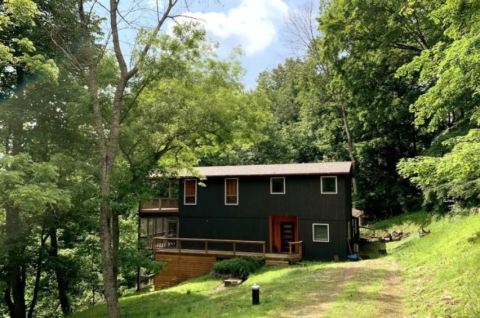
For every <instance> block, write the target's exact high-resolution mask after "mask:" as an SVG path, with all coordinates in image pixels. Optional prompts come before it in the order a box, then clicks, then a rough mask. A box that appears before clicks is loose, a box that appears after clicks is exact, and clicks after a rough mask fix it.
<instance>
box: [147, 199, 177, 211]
mask: <svg viewBox="0 0 480 318" xmlns="http://www.w3.org/2000/svg"><path fill="white" fill-rule="evenodd" d="M172 209H178V199H177V198H155V199H153V200H151V201H147V202H142V203H140V211H162V210H164V211H167V210H172Z"/></svg>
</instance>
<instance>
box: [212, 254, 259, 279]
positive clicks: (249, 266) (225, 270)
mask: <svg viewBox="0 0 480 318" xmlns="http://www.w3.org/2000/svg"><path fill="white" fill-rule="evenodd" d="M263 264H264V261H263V260H262V259H259V258H246V257H245V258H231V259H226V260H223V261H219V262H216V263H215V265H213V272H214V274H215V275H217V276H222V277H224V276H230V277H235V278H240V279H242V280H245V279H247V278H248V275H249V274H250V273H253V272H255V271H257V270H258V269H259V268H261V267H262V266H263Z"/></svg>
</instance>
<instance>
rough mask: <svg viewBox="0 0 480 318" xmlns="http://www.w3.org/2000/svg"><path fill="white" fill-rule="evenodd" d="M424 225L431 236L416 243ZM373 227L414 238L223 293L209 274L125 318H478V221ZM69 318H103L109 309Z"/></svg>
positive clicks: (139, 300)
mask: <svg viewBox="0 0 480 318" xmlns="http://www.w3.org/2000/svg"><path fill="white" fill-rule="evenodd" d="M421 224H424V225H425V227H426V228H427V229H429V230H430V231H431V234H429V235H427V236H425V237H423V238H419V237H418V233H417V231H418V228H419V226H420V225H421ZM374 226H375V227H376V228H378V229H388V230H389V231H392V230H394V229H395V230H403V231H404V232H410V236H409V237H408V238H406V239H404V240H402V241H399V242H392V243H388V244H387V250H388V251H389V254H390V255H388V256H384V257H379V258H375V259H370V260H364V261H360V262H344V263H319V262H305V263H303V264H301V265H298V266H290V267H284V268H264V269H262V270H260V271H259V272H258V273H256V274H254V275H251V276H250V278H249V279H248V280H247V281H246V282H244V284H242V285H241V286H238V287H233V288H226V289H219V288H217V287H218V286H219V285H220V280H218V279H215V278H213V277H212V276H210V275H207V276H204V277H201V278H197V279H193V280H190V281H187V282H185V283H183V284H180V285H178V286H175V287H172V288H168V289H165V290H162V291H157V292H152V293H146V294H141V295H134V296H129V297H124V298H122V299H121V302H120V304H121V309H122V317H132V318H133V317H142V318H143V317H178V318H181V317H298V316H301V317H342V318H343V317H355V318H361V317H449V316H450V317H480V305H479V304H480V302H479V301H478V299H480V274H479V272H480V215H472V216H468V217H465V216H464V217H448V218H438V217H434V216H433V215H429V214H427V213H424V212H417V213H411V214H406V215H403V216H400V217H395V218H391V219H389V220H386V221H382V222H378V223H377V224H374ZM254 283H258V284H260V286H261V304H260V305H259V306H252V305H251V304H250V302H251V298H250V297H251V293H250V287H251V285H253V284H254ZM72 317H74V318H83V317H89V318H90V317H106V308H105V306H104V305H98V306H94V307H92V308H89V309H87V310H85V311H83V312H78V313H76V314H74V315H73V316H72Z"/></svg>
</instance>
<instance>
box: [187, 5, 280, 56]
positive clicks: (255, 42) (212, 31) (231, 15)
mask: <svg viewBox="0 0 480 318" xmlns="http://www.w3.org/2000/svg"><path fill="white" fill-rule="evenodd" d="M182 15H184V16H190V17H193V18H195V19H198V20H199V22H200V23H201V24H203V26H204V27H205V30H206V31H207V33H208V34H209V35H210V36H211V37H213V39H215V40H218V41H219V42H220V43H222V42H224V41H228V42H232V41H233V42H235V45H233V46H238V45H241V46H242V48H243V49H244V50H245V54H246V55H247V56H251V55H255V54H256V53H259V52H262V51H263V50H265V49H266V48H268V47H269V46H270V44H271V43H272V42H273V41H274V40H275V38H276V36H277V28H279V23H281V22H283V21H284V20H285V17H286V16H287V15H288V6H287V4H286V3H285V2H284V1H283V0H241V2H240V4H239V5H238V6H236V7H234V8H232V9H230V10H228V12H226V13H223V12H184V13H183V14H182ZM185 19H188V18H181V19H180V20H179V21H178V22H182V20H183V21H185Z"/></svg>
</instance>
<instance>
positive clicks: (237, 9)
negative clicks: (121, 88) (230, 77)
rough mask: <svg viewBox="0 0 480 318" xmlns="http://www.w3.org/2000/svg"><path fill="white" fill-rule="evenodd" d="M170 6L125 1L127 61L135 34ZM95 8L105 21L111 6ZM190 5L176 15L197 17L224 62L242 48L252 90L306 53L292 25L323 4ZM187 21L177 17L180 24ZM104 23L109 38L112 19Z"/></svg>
mask: <svg viewBox="0 0 480 318" xmlns="http://www.w3.org/2000/svg"><path fill="white" fill-rule="evenodd" d="M165 1H166V0H135V1H134V0H122V1H121V2H120V12H121V19H120V20H121V21H120V23H121V28H120V33H121V38H122V39H123V40H122V43H121V44H122V47H123V48H124V52H125V53H126V55H127V57H130V56H129V55H130V54H129V53H130V52H131V49H132V47H133V43H134V42H135V34H136V32H135V30H138V29H140V28H144V27H151V26H152V25H154V24H155V23H156V20H157V17H156V10H155V9H156V7H157V4H158V6H159V7H160V8H161V7H162V6H163V5H164V4H165ZM180 2H181V3H183V2H182V1H180ZM96 3H97V7H96V10H97V12H98V14H99V15H101V16H105V17H106V16H107V15H108V11H107V10H106V8H107V7H108V3H107V1H106V0H100V1H98V2H96ZM187 3H188V6H186V5H180V6H177V7H176V8H175V12H174V14H177V15H178V14H179V15H181V16H189V17H193V18H195V19H196V21H197V22H199V23H201V24H203V27H204V28H205V30H206V32H207V36H208V37H209V39H210V40H212V41H214V42H216V43H218V56H219V57H220V58H228V57H230V56H231V52H232V50H234V49H238V48H241V49H242V51H243V55H242V56H241V57H240V61H241V63H242V65H243V68H244V70H245V76H244V78H243V82H244V84H245V86H246V87H247V88H248V89H252V88H254V87H255V85H256V80H257V78H258V75H259V73H260V72H262V71H264V70H266V69H272V68H274V67H275V66H277V65H278V64H280V63H281V62H282V61H284V60H285V59H286V58H288V57H292V56H301V55H302V54H303V52H302V49H300V48H299V47H293V45H292V44H291V43H289V40H290V39H291V32H288V30H289V27H288V25H289V23H288V21H289V19H290V18H291V17H292V15H294V14H295V13H296V12H298V11H299V10H300V11H301V10H304V8H305V7H306V6H309V5H310V6H312V5H313V6H317V7H314V8H313V9H312V12H313V14H314V15H315V16H316V15H317V11H318V5H317V3H318V0H187ZM182 19H184V18H181V17H180V18H177V21H178V22H181V21H182ZM125 21H128V23H125ZM189 21H191V19H189ZM104 23H105V25H104V28H105V30H106V34H108V32H107V30H109V25H108V19H106V20H105V21H104ZM172 23H174V22H173V21H171V20H170V21H169V25H167V26H166V30H168V28H171V26H172V25H171V24H172Z"/></svg>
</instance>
